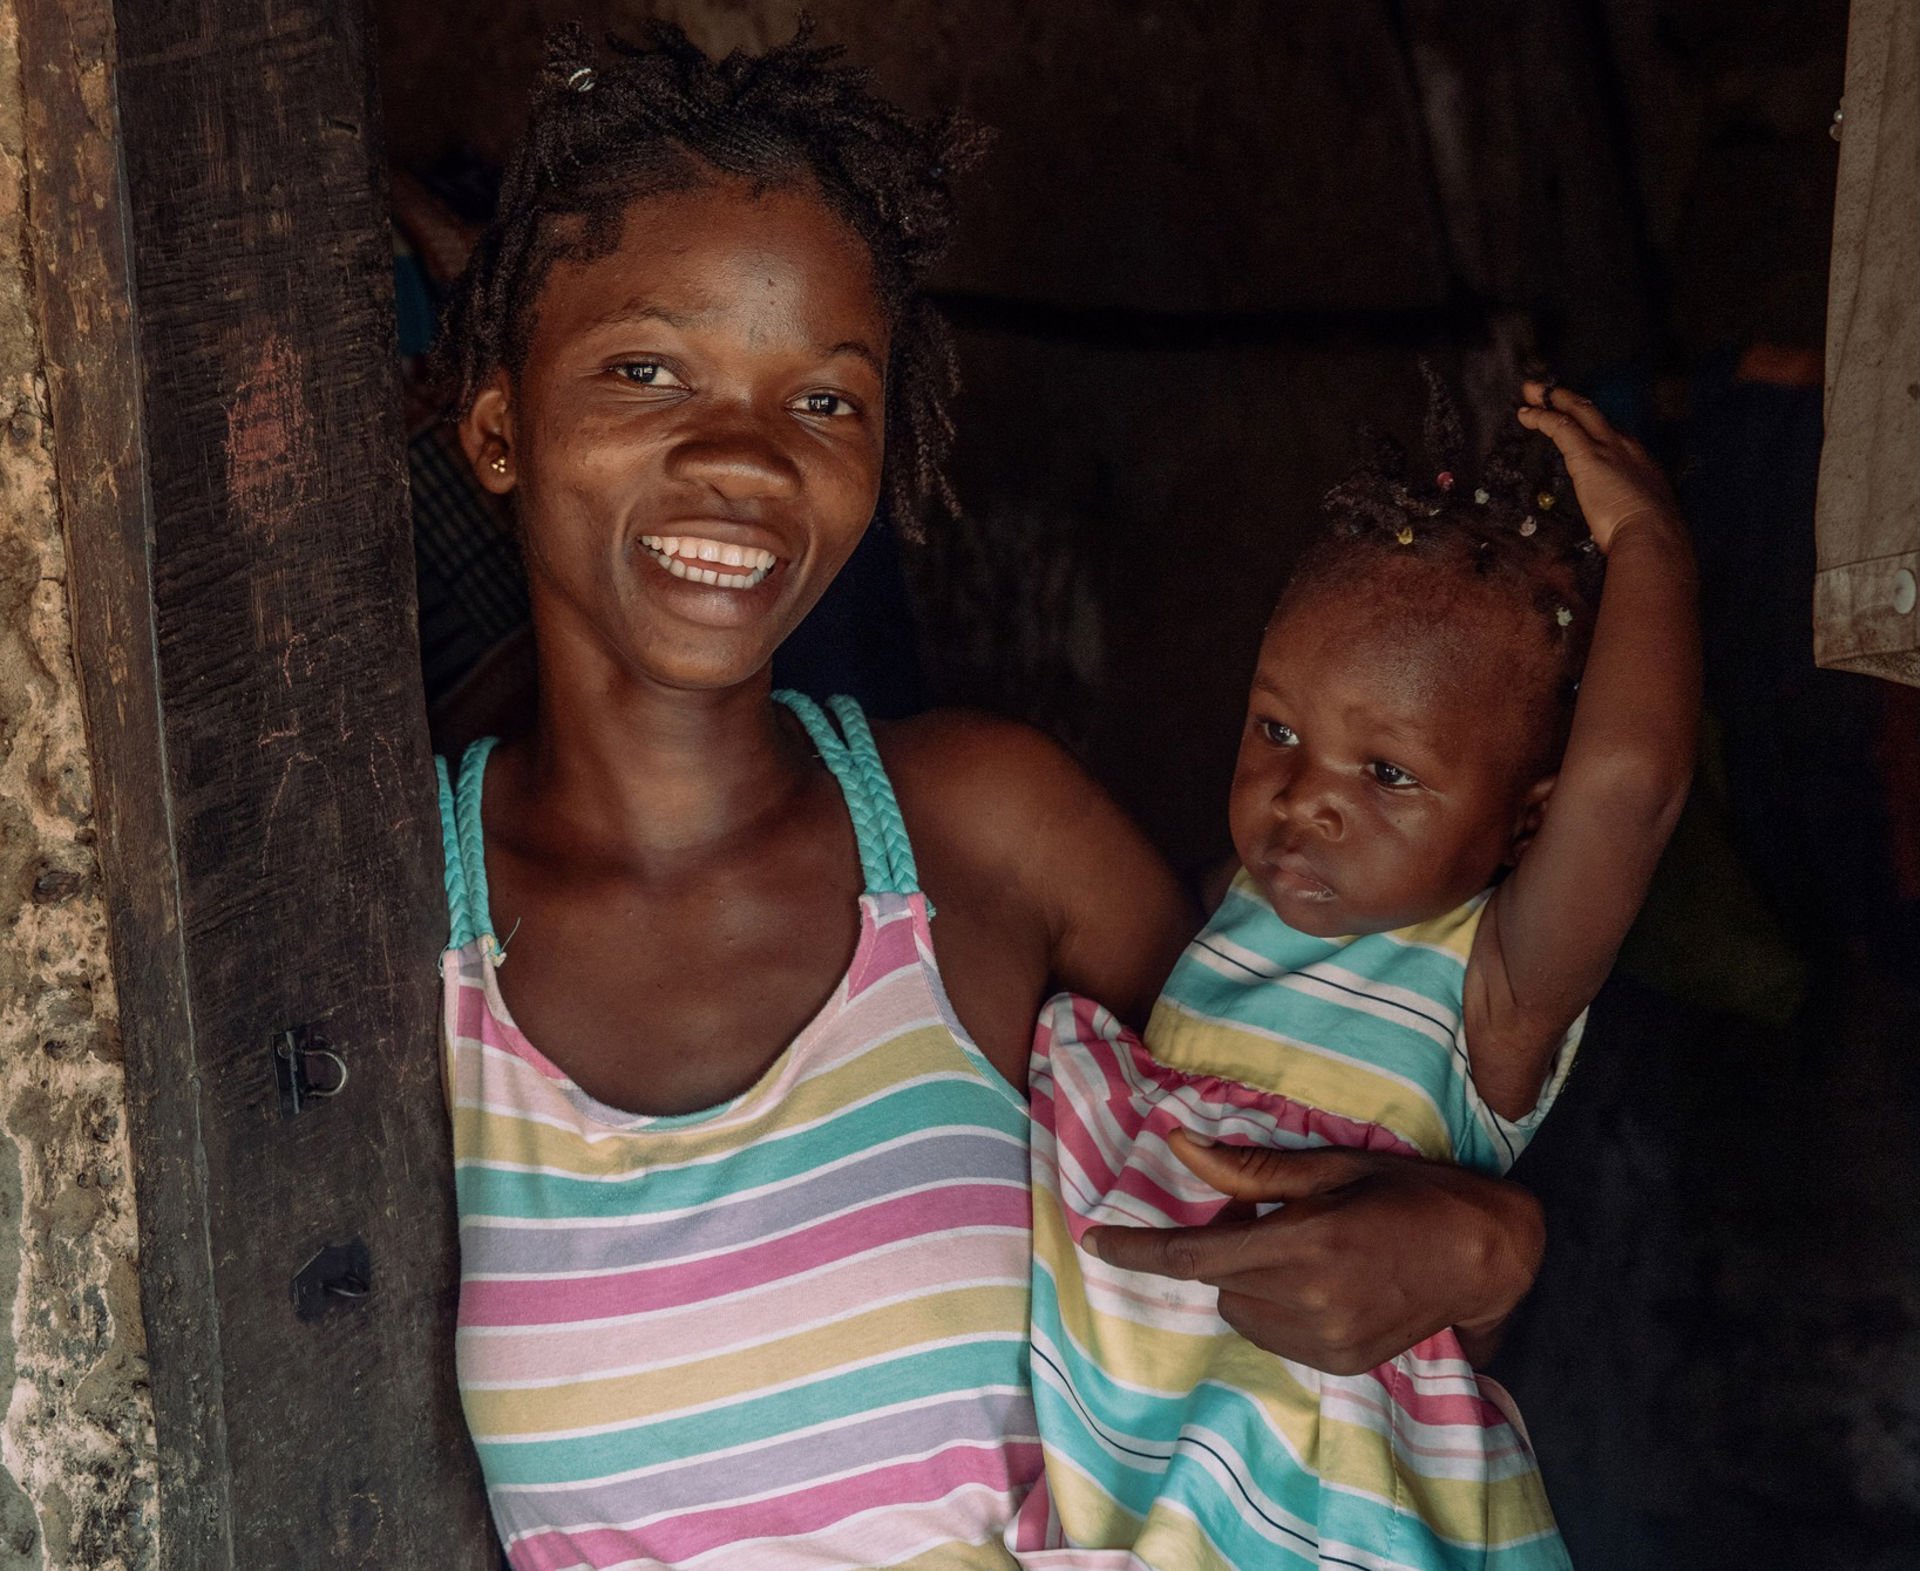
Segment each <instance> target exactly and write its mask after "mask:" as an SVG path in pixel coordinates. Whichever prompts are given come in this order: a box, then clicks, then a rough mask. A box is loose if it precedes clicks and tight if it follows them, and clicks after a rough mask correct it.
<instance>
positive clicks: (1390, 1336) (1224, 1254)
mask: <svg viewBox="0 0 1920 1571" xmlns="http://www.w3.org/2000/svg"><path fill="white" fill-rule="evenodd" d="M1172 1144H1173V1149H1174V1151H1175V1153H1176V1154H1177V1155H1178V1156H1179V1157H1180V1159H1181V1160H1182V1161H1183V1162H1185V1163H1186V1164H1187V1166H1189V1167H1190V1168H1192V1169H1193V1170H1194V1172H1195V1173H1197V1174H1198V1175H1199V1176H1200V1177H1201V1178H1203V1179H1205V1180H1206V1182H1207V1183H1209V1184H1211V1185H1212V1186H1213V1187H1214V1188H1215V1189H1218V1190H1220V1191H1221V1192H1222V1193H1223V1194H1226V1195H1229V1196H1231V1197H1233V1198H1234V1199H1236V1200H1240V1201H1266V1200H1283V1201H1285V1202H1286V1206H1285V1208H1284V1209H1283V1210H1280V1211H1277V1212H1274V1213H1273V1214H1272V1215H1270V1216H1266V1217H1262V1218H1259V1219H1258V1220H1250V1221H1242V1222H1217V1223H1215V1224H1214V1225H1213V1226H1211V1227H1186V1228H1150V1227H1098V1228H1093V1229H1090V1230H1089V1231H1088V1232H1087V1234H1086V1236H1085V1238H1084V1239H1083V1240H1082V1243H1083V1246H1084V1247H1086V1248H1088V1249H1091V1250H1092V1251H1093V1252H1094V1253H1095V1254H1097V1255H1098V1256H1099V1257H1100V1258H1101V1259H1102V1260H1105V1261H1107V1262H1108V1263H1109V1264H1111V1265H1116V1266H1120V1267H1122V1268H1124V1269H1126V1270H1129V1271H1149V1272H1152V1273H1154V1274H1156V1275H1159V1276H1169V1277H1174V1278H1177V1279H1179V1280H1182V1281H1195V1280H1197V1281H1203V1282H1208V1283H1211V1284H1212V1285H1213V1286H1215V1287H1218V1288H1219V1289H1220V1317H1221V1318H1222V1319H1223V1320H1225V1321H1226V1322H1227V1324H1228V1325H1230V1326H1232V1327H1233V1329H1234V1330H1236V1331H1238V1332H1239V1333H1240V1334H1241V1335H1242V1336H1244V1337H1245V1338H1246V1339H1247V1340H1248V1341H1249V1342H1252V1343H1254V1344H1256V1345H1257V1346H1260V1347H1263V1348H1265V1349H1266V1350H1267V1351H1268V1352H1270V1353H1278V1354H1280V1355H1281V1356H1282V1357H1284V1358H1291V1359H1294V1360H1296V1361H1297V1362H1299V1363H1303V1364H1308V1365H1311V1366H1312V1367H1313V1368H1315V1369H1321V1370H1325V1371H1326V1372H1327V1373H1328V1374H1336V1375H1357V1374H1361V1373H1363V1372H1365V1371H1366V1370H1369V1369H1372V1368H1374V1367H1375V1366H1376V1365H1379V1364H1383V1363H1386V1362H1387V1361H1388V1360H1389V1359H1391V1358H1394V1357H1396V1356H1397V1355H1399V1354H1400V1353H1403V1352H1405V1351H1406V1349H1408V1348H1409V1347H1412V1346H1413V1345H1414V1343H1416V1342H1419V1341H1421V1340H1423V1339H1424V1338H1426V1337H1429V1336H1432V1335H1433V1334H1434V1333H1435V1332H1437V1331H1441V1330H1444V1329H1446V1328H1447V1327H1449V1326H1451V1327H1453V1328H1454V1329H1455V1331H1457V1332H1458V1334H1459V1336H1460V1339H1461V1343H1462V1345H1463V1346H1464V1347H1465V1349H1466V1351H1467V1355H1468V1357H1470V1358H1472V1359H1474V1360H1475V1361H1476V1362H1477V1361H1479V1360H1480V1359H1482V1358H1484V1357H1486V1356H1489V1355H1490V1354H1491V1352H1492V1350H1493V1345H1494V1343H1495V1341H1496V1340H1497V1338H1498V1335H1499V1331H1500V1328H1501V1326H1502V1325H1503V1323H1504V1322H1505V1320H1506V1318H1507V1316H1508V1315H1509V1314H1511V1313H1512V1311H1513V1309H1514V1306H1515V1305H1517V1304H1518V1303H1519V1302H1520V1300H1521V1299H1522V1298H1524V1297H1525V1296H1526V1293H1527V1289H1528V1288H1529V1287H1531V1286H1532V1285H1533V1278H1534V1273H1535V1272H1536V1271H1537V1270H1538V1269H1539V1265H1540V1256H1541V1251H1542V1249H1543V1247H1544V1243H1545V1232H1544V1229H1543V1228H1542V1225H1541V1220H1540V1207H1539V1203H1538V1202H1537V1201H1536V1200H1535V1199H1534V1198H1533V1196H1532V1195H1530V1194H1528V1193H1527V1192H1526V1191H1525V1190H1524V1189H1521V1188H1520V1187H1519V1186H1518V1185H1515V1184H1510V1183H1505V1182H1503V1181H1501V1180H1499V1179H1494V1178H1485V1177H1482V1176H1480V1175H1479V1174H1476V1173H1470V1172H1467V1171H1466V1170H1465V1169H1463V1168H1458V1167H1451V1166H1448V1165H1446V1164H1443V1163H1439V1162H1429V1161H1425V1160H1422V1159H1421V1158H1418V1157H1408V1156H1394V1155H1390V1154H1387V1153H1384V1152H1377V1151H1349V1150H1343V1149H1337V1148H1327V1149H1323V1150H1316V1151H1269V1150H1263V1149H1260V1148H1258V1147H1253V1146H1202V1145H1199V1144H1197V1143H1195V1142H1194V1141H1192V1140H1190V1139H1188V1138H1187V1137H1186V1136H1185V1135H1184V1134H1181V1133H1176V1134H1175V1135H1174V1136H1173V1139H1172Z"/></svg>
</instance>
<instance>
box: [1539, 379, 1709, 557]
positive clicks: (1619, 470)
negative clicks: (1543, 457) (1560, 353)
mask: <svg viewBox="0 0 1920 1571" xmlns="http://www.w3.org/2000/svg"><path fill="white" fill-rule="evenodd" d="M1520 395H1521V397H1523V398H1524V399H1526V403H1525V404H1523V405H1522V406H1521V407H1520V410H1519V412H1518V413H1519V420H1520V423H1521V424H1522V425H1523V426H1525V427H1526V428H1527V429H1528V430H1529V431H1538V432H1540V433H1541V434H1542V435H1543V436H1546V437H1548V438H1549V439H1550V440H1551V441H1552V442H1553V445H1554V446H1555V447H1557V448H1559V449H1560V456H1561V458H1563V459H1564V460H1565V461H1566V465H1567V476H1568V478H1569V479H1571V480H1572V481H1573V494H1574V495H1575V496H1576V497H1578V498H1579V499H1580V511H1581V513H1582V514H1584V515H1585V517H1586V520H1587V528H1588V529H1590V530H1591V531H1592V532H1593V543H1594V544H1595V545H1597V546H1598V547H1599V548H1600V549H1601V550H1602V551H1611V550H1612V549H1613V542H1614V537H1615V536H1616V535H1618V534H1619V533H1620V531H1621V530H1622V529H1624V528H1625V527H1626V526H1627V525H1629V524H1636V523H1641V522H1659V523H1661V524H1663V525H1666V526H1668V527H1670V528H1676V529H1678V528H1680V527H1681V526H1680V523H1679V519H1680V506H1679V503H1677V502H1676V501H1675V500H1674V497H1673V488H1672V487H1671V486H1669V485H1668V484H1667V477H1666V476H1665V475H1664V474H1663V473H1662V472H1661V470H1660V466H1659V465H1658V464H1657V463H1655V462H1654V461H1653V459H1652V457H1651V456H1650V455H1649V454H1648V452H1647V450H1646V449H1645V448H1644V447H1642V446H1641V445H1640V444H1639V443H1638V442H1636V441H1635V440H1634V439H1633V438H1632V437H1630V436H1627V435H1626V434H1625V433H1624V432H1620V431H1616V430H1614V428H1613V427H1612V425H1611V424H1609V423H1608V421H1607V417H1606V416H1605V415H1603V414H1601V413H1600V411H1599V409H1598V408H1597V407H1596V406H1595V405H1594V404H1593V402H1592V401H1591V400H1589V399H1585V398H1582V397H1581V396H1580V395H1579V394H1578V393H1575V392H1570V391H1569V390H1568V389H1566V388H1564V387H1557V386H1555V385H1554V384H1553V383H1551V382H1523V383H1521V384H1520Z"/></svg>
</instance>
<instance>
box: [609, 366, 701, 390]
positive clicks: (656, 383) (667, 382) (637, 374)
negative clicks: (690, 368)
mask: <svg viewBox="0 0 1920 1571" xmlns="http://www.w3.org/2000/svg"><path fill="white" fill-rule="evenodd" d="M613 374H614V375H615V376H617V377H619V378H620V379H621V380H622V381H623V382H631V383H632V384H633V385H634V386H635V387H685V386H686V383H684V382H682V381H681V380H680V378H679V377H677V376H675V375H674V374H673V373H672V372H671V371H669V370H668V369H667V368H666V367H665V366H664V365H662V364H661V363H660V362H659V361H658V360H625V361H622V362H621V363H620V364H619V365H617V366H615V367H614V368H613Z"/></svg>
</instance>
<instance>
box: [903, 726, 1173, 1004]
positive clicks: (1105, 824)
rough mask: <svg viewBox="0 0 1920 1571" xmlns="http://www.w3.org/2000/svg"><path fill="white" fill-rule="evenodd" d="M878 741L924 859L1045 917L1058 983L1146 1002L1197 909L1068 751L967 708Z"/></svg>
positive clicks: (1120, 1000)
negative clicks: (1193, 907) (921, 848)
mask: <svg viewBox="0 0 1920 1571" xmlns="http://www.w3.org/2000/svg"><path fill="white" fill-rule="evenodd" d="M879 742H880V748H881V752H882V753H883V754H884V756H885V759H886V763H887V767H888V770H889V772H890V773H891V774H892V776H893V778H894V782H895V787H896V789H897V790H898V792H899V795H900V802H901V810H902V812H903V813H904V814H905V815H906V819H907V827H908V830H909V832H910V833H911V834H912V836H913V839H914V842H915V844H916V845H917V846H924V847H925V850H924V851H923V853H922V860H923V862H930V863H932V864H934V865H937V866H939V867H941V868H942V869H944V870H946V872H947V876H948V877H949V878H954V877H955V876H956V875H957V876H958V877H959V878H960V879H962V880H964V882H965V884H967V885H969V886H971V887H973V888H976V889H991V890H993V891H995V893H996V899H997V900H999V901H1001V902H1005V903H1007V904H1008V905H1009V906H1010V907H1013V908H1018V912H1019V914H1025V913H1031V914H1032V915H1033V916H1035V917H1036V918H1037V919H1038V920H1039V921H1040V922H1042V923H1043V925H1044V927H1045V929H1046V931H1047V932H1048V933H1049V934H1050V935H1051V949H1052V956H1051V958H1052V967H1051V969H1052V972H1053V976H1054V980H1055V984H1056V985H1058V986H1061V987H1066V988H1071V989H1073V990H1075V991H1078V992H1085V993H1087V994H1089V995H1090V996H1092V997H1094V998H1097V999H1099V1000H1100V1001H1101V1002H1102V1003H1105V1004H1107V1005H1109V1006H1110V1007H1112V1008H1113V1009H1115V1010H1116V1012H1119V1013H1121V1014H1122V1015H1123V1016H1128V1017H1133V1016H1136V1015H1138V1014H1139V1013H1140V1012H1141V1011H1142V1010H1143V1009H1144V1008H1145V1007H1146V1006H1147V1005H1149V1004H1151V1002H1152V998H1153V994H1154V993H1155V991H1157V989H1158V986H1159V983H1160V982H1161V980H1162V979H1163V978H1164V977H1165V975H1166V970H1167V968H1168V967H1169V966H1171V964H1172V961H1173V958H1174V957H1175V956H1176V955H1177V954H1178V953H1179V949H1180V946H1181V945H1182V944H1183V943H1184V942H1185V941H1186V939H1187V938H1189V937H1190V936H1191V935H1192V932H1193V928H1194V925H1195V913H1194V912H1193V910H1192V907H1191V905H1190V902H1189V901H1188V899H1187V897H1186V895H1185V893H1184V892H1183V891H1182V889H1181V887H1180V884H1179V881H1178V880H1177V879H1176V878H1175V877H1174V874H1173V872H1172V870H1171V869H1170V868H1169V867H1168V865H1167V863H1166V861H1165V860H1164V859H1163V858H1162V857H1161V855H1160V853H1159V852H1158V851H1157V850H1156V849H1155V848H1154V846H1153V844H1152V843H1151V842H1150V841H1149V840H1148V839H1147V837H1146V835H1145V834H1144V833H1142V831H1141V830H1140V828H1139V826H1138V825H1137V824H1135V823H1134V822H1133V820H1132V819H1131V818H1130V817H1128V816H1127V814H1126V812H1125V811H1124V810H1123V809H1122V808H1121V807H1120V805H1119V804H1118V803H1117V802H1115V801H1114V800H1113V798H1112V797H1111V796H1109V795H1108V794H1107V792H1106V791H1105V789H1104V788H1102V786H1101V785H1100V783H1099V782H1098V781H1097V780H1095V779H1094V777H1093V776H1092V774H1091V773H1089V772H1088V770H1087V769H1086V767H1085V766H1084V765H1082V764H1081V763H1080V762H1079V760H1078V759H1076V758H1075V757H1074V756H1073V754H1072V753H1070V752H1069V751H1068V750H1067V749H1066V748H1065V747H1063V746H1061V744H1060V743H1058V742H1056V741H1055V740H1054V739H1053V738H1051V737H1049V736H1047V735H1046V734H1045V733H1044V732H1042V731H1039V730H1036V729H1035V728H1034V727H1032V726H1029V725H1024V724H1022V723H1020V722H1019V721H1014V720H1007V719H1004V718H1002V717H1000V716H997V715H990V714H985V713H982V712H980V711H977V710H963V709H947V710H935V711H932V712H930V713H928V714H924V715H919V716H916V717H914V718H913V719H911V720H903V721H898V722H896V723H894V724H892V725H889V726H886V727H885V728H883V729H882V730H881V731H880V733H879ZM1008 914H1009V915H1014V914H1016V911H1015V910H1012V909H1010V910H1009V912H1008Z"/></svg>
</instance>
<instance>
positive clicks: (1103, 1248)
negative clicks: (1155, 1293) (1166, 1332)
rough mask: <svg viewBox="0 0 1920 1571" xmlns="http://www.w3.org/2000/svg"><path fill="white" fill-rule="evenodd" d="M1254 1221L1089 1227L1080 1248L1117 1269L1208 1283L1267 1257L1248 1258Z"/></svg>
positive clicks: (1261, 1261) (1252, 1238)
mask: <svg viewBox="0 0 1920 1571" xmlns="http://www.w3.org/2000/svg"><path fill="white" fill-rule="evenodd" d="M1259 1226H1260V1224H1259V1223H1258V1222H1230V1223H1216V1224H1215V1225H1214V1226H1212V1227H1090V1228H1088V1229H1087V1230H1086V1232H1084V1233H1083V1234H1081V1235H1080V1247H1081V1248H1082V1249H1086V1250H1090V1251H1092V1252H1093V1253H1094V1254H1096V1255H1098V1256H1099V1257H1100V1258H1101V1259H1102V1260H1104V1261H1106V1263H1107V1264H1108V1265H1110V1266H1118V1267H1119V1268H1120V1269H1121V1270H1122V1271H1144V1272H1146V1273H1147V1274H1148V1275H1150V1276H1168V1277H1172V1278H1173V1279H1174V1280H1175V1281H1176V1282H1210V1281H1213V1280H1214V1279H1215V1278H1216V1277H1222V1276H1232V1275H1233V1274H1234V1273H1235V1272H1237V1271H1245V1270H1248V1269H1250V1268H1251V1267H1253V1266H1255V1265H1269V1264H1271V1263H1272V1262H1271V1261H1268V1260H1264V1259H1263V1260H1259V1261H1254V1260H1251V1259H1249V1258H1248V1256H1247V1249H1248V1247H1249V1245H1251V1244H1253V1243H1254V1241H1255V1236H1256V1235H1255V1233H1254V1229H1255V1228H1257V1227H1259Z"/></svg>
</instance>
